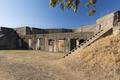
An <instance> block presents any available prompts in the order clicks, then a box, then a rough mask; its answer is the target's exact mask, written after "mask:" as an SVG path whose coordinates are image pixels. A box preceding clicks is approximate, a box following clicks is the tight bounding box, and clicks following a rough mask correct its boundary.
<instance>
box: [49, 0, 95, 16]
mask: <svg viewBox="0 0 120 80" xmlns="http://www.w3.org/2000/svg"><path fill="white" fill-rule="evenodd" d="M80 1H81V0H50V5H51V6H52V7H55V6H56V5H60V8H61V9H62V10H64V9H65V8H66V9H70V8H72V9H73V10H74V12H75V13H77V11H78V8H79V5H80ZM95 4H96V0H89V1H88V2H87V3H86V7H87V8H89V9H90V11H89V12H88V15H89V16H91V15H93V14H95V12H96V10H95V7H94V5H95Z"/></svg>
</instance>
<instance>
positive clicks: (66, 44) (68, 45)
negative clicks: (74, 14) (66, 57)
mask: <svg viewBox="0 0 120 80" xmlns="http://www.w3.org/2000/svg"><path fill="white" fill-rule="evenodd" d="M65 46H66V47H65V52H66V53H68V52H69V51H70V38H66V39H65Z"/></svg>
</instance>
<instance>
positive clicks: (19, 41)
mask: <svg viewBox="0 0 120 80" xmlns="http://www.w3.org/2000/svg"><path fill="white" fill-rule="evenodd" d="M18 44H19V49H22V40H21V39H19V40H18Z"/></svg>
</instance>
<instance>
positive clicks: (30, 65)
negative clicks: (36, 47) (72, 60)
mask: <svg viewBox="0 0 120 80" xmlns="http://www.w3.org/2000/svg"><path fill="white" fill-rule="evenodd" d="M63 56H64V54H61V53H59V54H57V53H47V52H39V51H0V80H74V79H75V80H79V79H77V76H75V74H74V73H73V72H71V71H69V70H67V68H66V67H64V66H62V65H61V64H59V63H57V62H59V60H60V59H61V58H62V57H63Z"/></svg>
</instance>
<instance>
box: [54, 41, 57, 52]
mask: <svg viewBox="0 0 120 80" xmlns="http://www.w3.org/2000/svg"><path fill="white" fill-rule="evenodd" d="M57 43H58V42H57V39H55V40H54V52H57V48H58V44H57Z"/></svg>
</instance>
